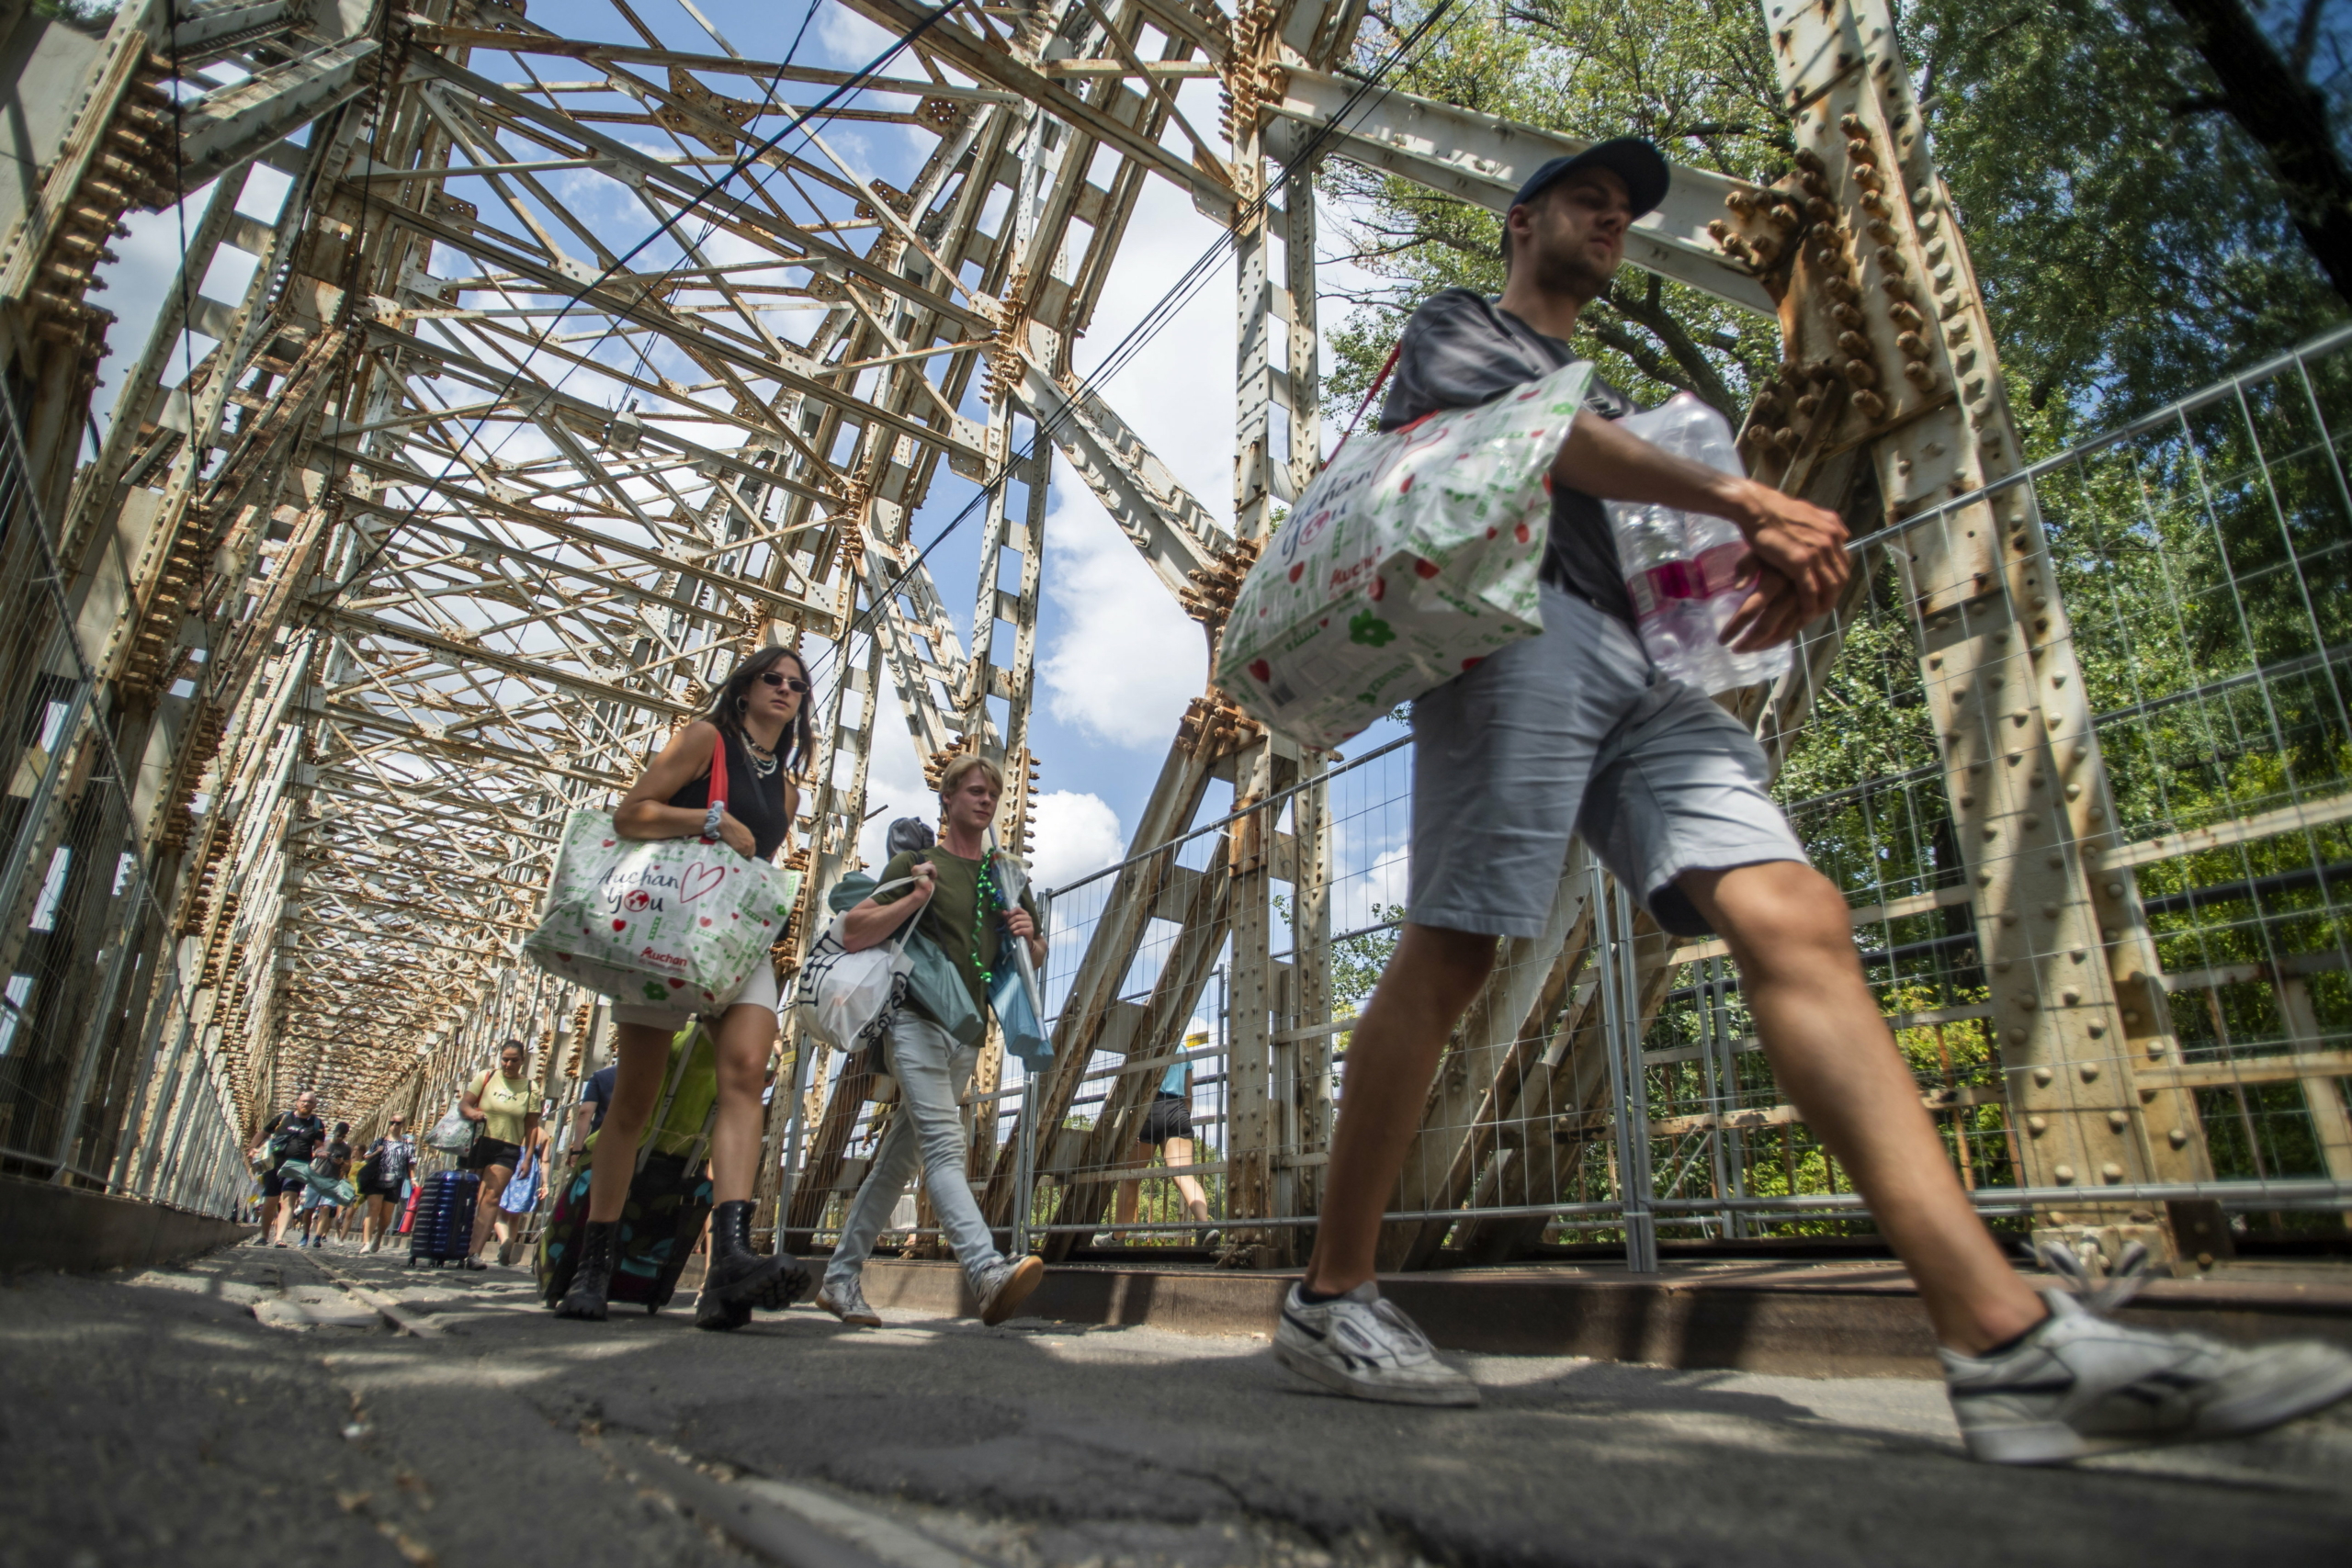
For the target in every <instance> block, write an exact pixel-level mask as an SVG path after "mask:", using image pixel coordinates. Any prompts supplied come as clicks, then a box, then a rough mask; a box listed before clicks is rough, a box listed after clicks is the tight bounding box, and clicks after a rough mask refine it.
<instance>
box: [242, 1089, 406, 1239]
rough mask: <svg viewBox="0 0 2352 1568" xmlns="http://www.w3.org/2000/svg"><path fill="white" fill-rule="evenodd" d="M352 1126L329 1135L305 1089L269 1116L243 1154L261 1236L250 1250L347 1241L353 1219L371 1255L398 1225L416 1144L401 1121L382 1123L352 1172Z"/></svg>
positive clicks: (314, 1099)
mask: <svg viewBox="0 0 2352 1568" xmlns="http://www.w3.org/2000/svg"><path fill="white" fill-rule="evenodd" d="M350 1135H351V1123H350V1122H336V1123H335V1124H334V1130H333V1131H332V1132H330V1131H329V1130H328V1128H327V1125H326V1122H325V1121H324V1120H323V1119H322V1117H321V1116H320V1115H319V1097H318V1095H317V1094H316V1093H315V1092H313V1091H312V1090H310V1089H304V1090H303V1091H302V1092H301V1093H300V1094H299V1095H297V1096H295V1098H294V1104H293V1106H292V1107H291V1108H290V1109H288V1110H287V1111H281V1112H279V1113H278V1114H277V1115H276V1116H273V1117H272V1118H270V1120H269V1122H267V1123H266V1125H265V1126H264V1127H263V1129H262V1141H261V1142H260V1143H259V1144H258V1145H255V1146H254V1148H253V1149H252V1150H251V1151H250V1156H249V1157H250V1159H251V1161H252V1163H253V1166H254V1172H255V1174H256V1176H257V1177H258V1179H259V1182H260V1188H261V1233H260V1235H257V1236H256V1237H255V1238H254V1240H255V1242H256V1244H258V1245H263V1246H271V1247H286V1246H288V1245H289V1243H288V1241H287V1239H286V1238H287V1235H288V1233H289V1232H291V1233H292V1234H293V1235H294V1237H295V1240H294V1241H293V1242H292V1243H291V1244H290V1245H293V1246H296V1247H324V1246H325V1245H326V1244H327V1240H328V1238H329V1237H330V1236H333V1237H334V1239H335V1240H337V1241H347V1240H349V1239H350V1235H351V1222H352V1221H353V1219H354V1218H356V1219H357V1220H358V1221H359V1245H360V1247H361V1248H362V1249H363V1250H365V1251H368V1252H373V1251H375V1250H376V1249H377V1248H378V1247H381V1246H382V1245H383V1242H384V1237H385V1236H387V1235H390V1234H391V1233H392V1231H393V1229H394V1228H395V1226H396V1225H397V1224H398V1221H399V1216H400V1209H401V1204H402V1203H403V1202H405V1201H407V1196H408V1193H409V1190H410V1177H411V1175H412V1173H413V1171H414V1169H415V1167H416V1140H415V1139H414V1138H413V1137H411V1136H409V1134H408V1129H407V1124H406V1122H404V1121H403V1119H402V1118H401V1117H398V1116H394V1117H392V1118H391V1119H390V1121H389V1122H386V1124H385V1128H384V1132H383V1134H381V1135H380V1136H379V1137H378V1138H377V1139H376V1140H375V1141H374V1142H373V1143H371V1144H369V1145H368V1148H367V1150H366V1152H365V1153H363V1154H362V1155H360V1156H359V1159H358V1168H357V1170H356V1172H354V1171H353V1169H352V1150H351V1144H350V1141H349V1140H350Z"/></svg>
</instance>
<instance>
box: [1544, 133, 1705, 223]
mask: <svg viewBox="0 0 2352 1568" xmlns="http://www.w3.org/2000/svg"><path fill="white" fill-rule="evenodd" d="M1580 169H1607V170H1608V171H1609V172H1610V173H1611V174H1612V175H1616V176H1617V177H1618V178H1619V179H1621V180H1623V181H1624V182H1625V194H1626V196H1627V197H1630V198H1631V199H1632V201H1633V204H1634V217H1636V218H1639V217H1641V216H1642V215H1643V214H1644V213H1645V212H1653V211H1656V210H1657V204H1658V203H1659V202H1661V201H1664V200H1665V199H1666V187H1667V186H1668V185H1669V184H1670V183H1672V180H1673V170H1672V169H1671V168H1670V167H1669V166H1668V164H1667V161H1666V155H1665V154H1664V153H1662V152H1659V151H1658V150H1657V147H1656V146H1655V145H1653V144H1652V143H1651V142H1649V141H1646V140H1645V139H1644V138H1642V137H1639V136H1620V137H1618V138H1617V139H1616V140H1614V141H1596V142H1594V143H1593V144H1592V145H1591V146H1589V147H1588V148H1586V149H1585V150H1584V151H1583V152H1571V153H1569V154H1567V155H1566V156H1565V157H1560V158H1554V159H1552V160H1550V161H1549V162H1547V163H1546V164H1544V165H1543V166H1542V167H1541V168H1539V169H1537V170H1536V171H1535V172H1534V173H1533V174H1532V175H1528V176H1527V180H1526V183H1525V184H1523V185H1521V186H1520V187H1519V194H1518V195H1517V196H1514V197H1511V198H1510V204H1511V205H1512V206H1513V207H1524V206H1526V205H1527V204H1528V203H1529V202H1531V201H1533V200H1534V199H1535V198H1536V197H1539V196H1541V195H1543V194H1544V190H1545V189H1546V188H1547V187H1549V186H1552V185H1553V184H1555V183H1556V182H1557V181H1560V180H1563V179H1566V177H1567V176H1568V175H1573V174H1575V173H1577V171H1578V170H1580Z"/></svg>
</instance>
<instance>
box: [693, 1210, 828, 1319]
mask: <svg viewBox="0 0 2352 1568" xmlns="http://www.w3.org/2000/svg"><path fill="white" fill-rule="evenodd" d="M808 1288H809V1271H808V1270H807V1269H803V1268H802V1267H801V1266H800V1265H799V1264H798V1263H797V1261H795V1260H794V1259H793V1258H788V1257H785V1256H782V1255H778V1256H775V1257H763V1256H762V1255H761V1254H759V1253H756V1252H753V1251H752V1204H751V1202H750V1201H749V1200H744V1199H739V1200H737V1201H733V1202H729V1203H721V1204H719V1205H718V1207H717V1208H715V1209H713V1210H712V1211H711V1212H710V1271H709V1272H708V1273H707V1274H705V1275H704V1276H703V1281H702V1295H701V1297H700V1298H699V1299H698V1300H697V1301H696V1302H695V1327H696V1328H708V1329H712V1330H714V1331H718V1332H724V1331H726V1330H728V1329H730V1328H741V1327H742V1326H743V1325H745V1324H747V1323H749V1322H751V1321H752V1308H754V1307H763V1308H765V1309H766V1310H768V1311H770V1312H782V1311H783V1310H784V1309H785V1308H786V1307H788V1306H790V1305H791V1304H792V1303H793V1302H794V1301H795V1300H797V1298H798V1297H799V1296H800V1294H801V1292H804V1291H806V1290H807V1289H808Z"/></svg>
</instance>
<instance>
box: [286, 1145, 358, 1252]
mask: <svg viewBox="0 0 2352 1568" xmlns="http://www.w3.org/2000/svg"><path fill="white" fill-rule="evenodd" d="M350 1168H351V1123H350V1122H336V1123H335V1124H334V1135H333V1136H332V1137H330V1138H329V1139H328V1140H327V1142H326V1143H325V1144H324V1145H322V1146H320V1147H318V1148H315V1149H313V1150H312V1151H311V1161H310V1173H309V1174H308V1175H307V1176H305V1177H304V1178H303V1179H302V1203H301V1207H300V1210H299V1211H297V1213H298V1217H299V1218H300V1220H301V1222H302V1238H301V1244H302V1245H303V1246H304V1247H324V1246H326V1244H327V1232H328V1231H330V1230H332V1229H334V1223H335V1219H336V1216H338V1215H340V1214H341V1213H343V1211H344V1208H345V1194H346V1193H348V1192H349V1190H350V1183H348V1182H346V1181H345V1180H344V1179H343V1173H344V1172H345V1171H346V1170H349V1169H350Z"/></svg>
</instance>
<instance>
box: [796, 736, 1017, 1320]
mask: <svg viewBox="0 0 2352 1568" xmlns="http://www.w3.org/2000/svg"><path fill="white" fill-rule="evenodd" d="M1003 795H1004V773H1003V772H1002V771H1001V769H999V768H998V767H997V765H996V764H995V763H994V762H991V761H989V760H988V759H987V758H985V757H977V756H969V755H967V756H962V757H958V758H956V760H955V761H952V762H950V763H948V764H947V767H946V769H945V771H944V773H942V774H941V776H940V781H939V807H940V812H939V815H940V826H941V838H940V840H939V842H938V843H937V844H935V845H933V847H931V848H930V849H926V850H908V851H904V852H900V853H899V854H896V855H893V856H892V857H891V858H890V863H889V864H888V866H886V867H885V868H884V869H883V872H882V878H881V886H883V887H884V888H886V889H887V891H884V892H880V893H877V894H876V895H875V896H874V897H871V898H868V899H866V900H865V902H864V903H862V904H859V905H857V906H855V907H854V908H852V909H851V910H850V911H849V915H848V918H847V919H846V921H845V922H844V929H843V932H842V941H843V943H844V945H846V946H847V947H848V948H849V950H850V951H851V952H853V953H855V952H858V951H860V950H862V949H865V948H869V947H874V946H876V945H878V944H880V943H882V942H888V941H889V940H890V939H891V938H892V937H893V936H894V935H896V934H897V933H898V931H899V928H900V927H902V926H904V925H906V924H907V922H908V920H909V919H910V918H911V919H913V920H914V922H915V926H914V931H912V933H911V934H910V940H911V941H915V942H929V943H931V944H932V945H933V947H935V948H937V949H938V951H939V952H940V953H944V955H945V956H946V958H947V959H948V960H949V961H950V963H952V964H953V965H954V968H955V971H956V979H957V980H960V981H961V984H962V989H963V992H964V993H965V995H966V996H968V998H969V999H970V1004H971V1005H970V1009H969V1010H968V1011H967V1010H964V1009H963V1008H962V1007H961V1006H960V1005H959V1003H960V1000H961V998H957V997H956V996H954V995H944V996H943V995H938V994H932V995H929V996H928V997H927V996H926V993H925V991H924V990H923V988H922V986H920V985H918V987H916V988H915V989H914V990H913V991H912V992H911V993H910V996H909V998H908V1000H907V1002H906V1004H905V1005H904V1006H902V1007H900V1008H899V1011H898V1015H897V1016H896V1017H895V1018H893V1019H892V1020H891V1021H890V1029H889V1046H888V1049H889V1061H888V1071H889V1073H890V1075H891V1076H892V1077H895V1078H897V1079H898V1081H899V1114H898V1115H897V1116H896V1117H895V1118H894V1119H893V1120H892V1121H891V1122H890V1130H889V1131H888V1133H886V1134H883V1136H882V1145H881V1147H879V1148H877V1149H876V1150H875V1151H874V1168H873V1169H872V1170H871V1171H869V1172H868V1173H867V1174H866V1178H865V1185H864V1186H862V1187H860V1188H859V1189H858V1190H857V1198H856V1201H854V1202H853V1203H852V1204H851V1205H850V1213H849V1219H848V1221H847V1223H846V1224H843V1225H842V1235H841V1240H840V1241H839V1242H837V1243H836V1244H835V1245H834V1247H833V1257H832V1261H831V1264H830V1265H828V1266H827V1268H826V1269H825V1283H824V1288H823V1289H822V1290H820V1291H819V1292H817V1304H818V1305H819V1306H820V1307H823V1308H824V1309H825V1310H826V1311H827V1312H830V1313H831V1314H833V1315H834V1316H835V1317H838V1318H840V1319H841V1320H842V1322H843V1323H847V1324H853V1325H857V1326H860V1327H868V1328H870V1327H875V1326H877V1325H880V1323H881V1321H882V1318H881V1315H880V1314H877V1313H876V1312H875V1310H874V1309H873V1308H872V1307H870V1306H868V1305H867V1304H866V1303H865V1291H864V1290H863V1289H862V1287H861V1285H860V1280H861V1278H862V1276H863V1274H864V1270H865V1259H866V1258H867V1257H868V1256H869V1255H870V1254H871V1253H872V1252H873V1250H874V1243H875V1239H876V1237H877V1236H879V1235H881V1234H882V1227H883V1226H884V1225H885V1224H888V1221H889V1218H890V1211H891V1210H892V1209H894V1208H896V1207H897V1206H898V1202H899V1195H900V1194H901V1193H903V1192H904V1191H905V1190H906V1188H907V1182H908V1181H909V1180H910V1179H911V1178H912V1177H914V1175H915V1174H916V1173H917V1172H918V1171H920V1172H922V1179H923V1180H924V1182H925V1183H926V1184H927V1185H928V1187H929V1190H930V1192H931V1202H932V1208H933V1211H934V1212H936V1213H937V1214H938V1216H939V1224H940V1228H941V1229H942V1230H943V1231H944V1232H945V1233H946V1236H947V1243H948V1246H949V1247H952V1248H953V1249H954V1251H955V1253H956V1261H957V1262H958V1263H960V1264H962V1265H963V1266H964V1274H965V1277H966V1279H967V1280H969V1281H970V1282H971V1286H972V1294H973V1296H974V1298H975V1299H976V1300H978V1303H979V1308H980V1320H981V1321H982V1322H983V1323H1002V1322H1003V1321H1004V1320H1005V1319H1006V1318H1008V1317H1011V1316H1012V1314H1013V1312H1014V1311H1015V1310H1016V1309H1017V1308H1019V1306H1020V1305H1021V1303H1023V1302H1024V1301H1026V1300H1027V1299H1028V1297H1029V1294H1030V1292H1033V1291H1035V1289H1036V1288H1037V1283H1038V1281H1039V1280H1042V1279H1044V1278H1045V1273H1046V1266H1045V1264H1044V1263H1043V1262H1042V1261H1040V1260H1039V1259H1037V1258H1006V1257H1005V1256H1004V1255H1003V1254H1001V1253H1000V1252H998V1251H997V1249H996V1238H995V1237H994V1236H993V1235H990V1234H989V1225H988V1221H987V1220H986V1219H984V1218H983V1217H982V1216H981V1214H980V1206H979V1204H978V1203H977V1202H975V1201H973V1199H972V1188H971V1182H970V1180H969V1179H968V1178H967V1175H966V1159H967V1146H966V1143H965V1133H964V1117H963V1111H962V1108H961V1102H962V1101H963V1100H965V1099H966V1098H967V1097H968V1096H969V1094H970V1092H971V1088H972V1082H973V1075H974V1073H975V1071H976V1070H977V1069H978V1066H979V1046H980V1041H981V1040H982V1039H983V1038H984V1037H985V1034H986V1025H985V1020H986V1019H987V1016H988V1008H989V983H990V982H991V981H992V980H993V979H994V978H995V976H996V973H997V968H998V965H999V964H1000V963H1005V964H1009V963H1011V962H1012V953H1011V952H1010V950H1008V949H1007V948H1006V947H1005V946H1004V943H1003V939H1004V938H1005V937H1012V938H1013V939H1015V940H1017V941H1020V942H1027V943H1028V944H1029V956H1030V961H1031V962H1032V963H1033V964H1036V965H1037V966H1038V967H1040V968H1043V967H1044V965H1045V962H1046V941H1045V938H1044V937H1043V936H1041V935H1040V934H1039V933H1038V931H1037V908H1036V905H1035V903H1034V902H1033V901H1032V900H1031V898H1030V897H1029V892H1028V887H1027V885H1026V878H1020V879H1019V880H1017V881H1014V883H1013V885H1014V886H1015V888H1016V891H1015V892H1014V893H1013V895H1012V897H1010V898H1008V897H1006V896H1005V893H1004V890H1003V884H1004V883H1005V882H1007V881H1012V880H1013V879H1012V878H1011V877H1008V876H1007V875H1006V874H1005V872H1004V870H1003V869H1002V865H1001V859H1000V857H999V856H998V855H996V854H995V853H993V852H991V851H990V850H989V847H988V831H989V824H991V823H992V822H994V821H995V820H996V807H997V802H998V800H999V799H1001V797H1002V796H1003ZM905 878H912V879H913V880H912V885H911V886H906V887H890V886H889V885H890V884H891V883H893V882H897V881H900V880H902V879H905ZM933 972H934V973H936V972H937V967H936V966H935V965H934V966H933ZM947 983H948V984H949V985H951V986H953V985H954V984H955V983H956V982H955V981H949V982H947ZM975 1020H978V1021H979V1022H978V1024H977V1025H976V1024H975V1022H974V1021H975ZM958 1025H960V1026H961V1027H960V1030H959V1029H958ZM951 1031H953V1032H951Z"/></svg>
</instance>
